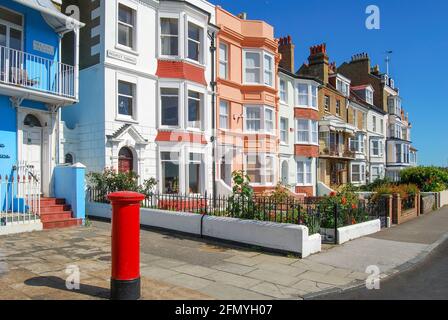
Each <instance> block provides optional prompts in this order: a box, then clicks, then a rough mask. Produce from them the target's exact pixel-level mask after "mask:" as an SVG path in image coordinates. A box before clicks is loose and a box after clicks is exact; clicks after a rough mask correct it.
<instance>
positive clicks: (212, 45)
mask: <svg viewBox="0 0 448 320" xmlns="http://www.w3.org/2000/svg"><path fill="white" fill-rule="evenodd" d="M208 36H209V38H210V41H211V43H210V54H211V68H212V72H211V80H210V86H211V88H212V106H211V107H212V136H211V142H212V158H213V161H212V165H213V168H212V180H213V206H215V204H216V110H215V108H216V72H215V66H216V61H215V57H216V32H209V33H208Z"/></svg>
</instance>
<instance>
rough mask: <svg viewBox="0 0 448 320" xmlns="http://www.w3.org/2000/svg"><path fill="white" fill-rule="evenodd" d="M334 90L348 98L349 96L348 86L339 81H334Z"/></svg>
mask: <svg viewBox="0 0 448 320" xmlns="http://www.w3.org/2000/svg"><path fill="white" fill-rule="evenodd" d="M336 90H338V91H339V92H341V93H342V94H343V95H344V96H346V97H348V96H349V94H350V84H349V83H348V82H345V81H343V80H341V79H336Z"/></svg>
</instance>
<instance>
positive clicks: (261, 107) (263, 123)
mask: <svg viewBox="0 0 448 320" xmlns="http://www.w3.org/2000/svg"><path fill="white" fill-rule="evenodd" d="M243 109H244V124H243V127H244V130H243V131H244V132H245V133H246V134H267V135H275V130H276V123H275V122H276V121H275V119H276V117H275V109H274V107H271V106H266V105H244V106H243ZM248 109H254V110H255V109H258V112H259V118H250V119H249V118H248V116H247V115H248V113H247V111H248ZM267 111H270V112H272V130H271V131H268V130H267V129H266V127H267V126H266V123H267V119H266V113H267ZM247 121H259V123H260V125H259V128H260V129H259V130H258V131H256V130H249V129H248V125H247Z"/></svg>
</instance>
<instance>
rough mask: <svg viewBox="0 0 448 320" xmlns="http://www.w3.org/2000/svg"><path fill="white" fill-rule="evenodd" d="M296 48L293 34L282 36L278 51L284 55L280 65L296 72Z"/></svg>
mask: <svg viewBox="0 0 448 320" xmlns="http://www.w3.org/2000/svg"><path fill="white" fill-rule="evenodd" d="M294 49H295V45H294V44H293V43H292V40H291V36H289V35H288V36H287V37H282V38H280V39H279V42H278V52H279V53H280V54H281V55H282V60H281V61H280V67H281V68H283V69H285V70H288V71H290V72H292V73H295V72H296V70H295V67H294Z"/></svg>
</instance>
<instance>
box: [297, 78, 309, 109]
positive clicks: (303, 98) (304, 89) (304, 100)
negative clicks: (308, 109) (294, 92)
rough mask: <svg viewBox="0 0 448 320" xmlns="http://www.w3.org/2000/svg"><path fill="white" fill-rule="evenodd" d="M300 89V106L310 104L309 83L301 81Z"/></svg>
mask: <svg viewBox="0 0 448 320" xmlns="http://www.w3.org/2000/svg"><path fill="white" fill-rule="evenodd" d="M297 88H298V91H299V106H309V103H308V85H307V84H302V83H299V84H298V86H297Z"/></svg>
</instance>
